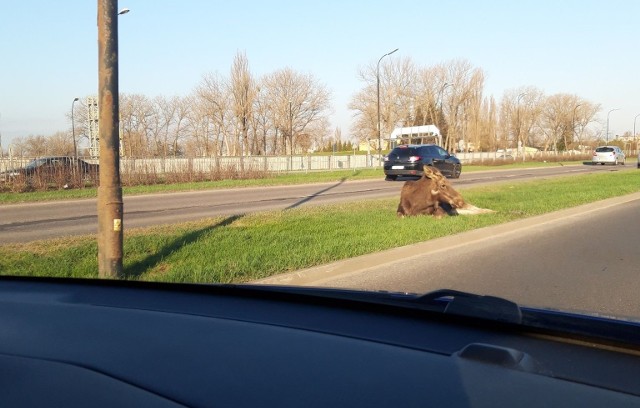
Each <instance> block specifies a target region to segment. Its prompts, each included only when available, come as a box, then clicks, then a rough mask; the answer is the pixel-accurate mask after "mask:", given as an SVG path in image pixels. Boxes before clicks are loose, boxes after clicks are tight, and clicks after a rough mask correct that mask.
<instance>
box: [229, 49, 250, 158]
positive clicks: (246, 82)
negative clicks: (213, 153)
mask: <svg viewBox="0 0 640 408" xmlns="http://www.w3.org/2000/svg"><path fill="white" fill-rule="evenodd" d="M229 92H230V94H231V98H232V101H233V105H232V110H233V114H234V118H235V121H236V126H237V128H238V130H239V134H238V138H239V140H238V141H237V143H238V145H239V146H240V156H241V157H242V156H244V155H245V154H246V153H247V152H248V150H249V125H250V122H251V118H252V113H253V100H254V99H255V94H256V86H255V82H254V80H253V78H252V77H251V73H250V72H249V61H248V60H247V56H246V55H245V54H244V53H238V54H236V57H235V58H234V60H233V67H232V68H231V80H230V82H229ZM251 153H254V152H251ZM240 166H241V169H242V170H244V161H242V160H241V161H240Z"/></svg>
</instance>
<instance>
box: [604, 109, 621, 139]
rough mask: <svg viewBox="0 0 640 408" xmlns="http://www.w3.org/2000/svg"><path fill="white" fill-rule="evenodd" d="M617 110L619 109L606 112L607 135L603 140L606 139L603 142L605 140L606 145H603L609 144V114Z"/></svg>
mask: <svg viewBox="0 0 640 408" xmlns="http://www.w3.org/2000/svg"><path fill="white" fill-rule="evenodd" d="M617 110H620V109H618V108H615V109H611V110H610V111H609V112H607V134H606V135H605V138H606V139H605V140H606V143H605V144H609V114H610V113H611V112H613V111H617Z"/></svg>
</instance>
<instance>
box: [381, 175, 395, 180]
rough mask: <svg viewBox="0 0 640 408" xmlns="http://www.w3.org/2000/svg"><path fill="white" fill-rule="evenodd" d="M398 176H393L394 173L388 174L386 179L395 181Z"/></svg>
mask: <svg viewBox="0 0 640 408" xmlns="http://www.w3.org/2000/svg"><path fill="white" fill-rule="evenodd" d="M397 178H398V176H392V175H387V177H385V178H384V179H385V180H389V181H394V180H395V179H397Z"/></svg>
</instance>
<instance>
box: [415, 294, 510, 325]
mask: <svg viewBox="0 0 640 408" xmlns="http://www.w3.org/2000/svg"><path fill="white" fill-rule="evenodd" d="M414 302H416V303H420V304H425V305H433V304H434V303H442V302H446V306H445V308H444V311H443V313H445V314H452V315H456V316H465V317H477V318H479V319H488V320H496V321H501V322H507V323H515V324H521V323H522V311H521V310H520V307H519V306H518V304H517V303H514V302H512V301H510V300H507V299H503V298H500V297H496V296H486V295H476V294H474V293H467V292H461V291H457V290H452V289H441V290H436V291H433V292H429V293H427V294H425V295H422V296H418V297H417V298H415V300H414Z"/></svg>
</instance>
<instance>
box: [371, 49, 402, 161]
mask: <svg viewBox="0 0 640 408" xmlns="http://www.w3.org/2000/svg"><path fill="white" fill-rule="evenodd" d="M398 50H399V48H396V49H395V50H393V51H391V52H388V53H386V54H384V55H383V56H382V57H380V59H379V60H378V65H377V66H376V88H377V91H378V165H380V163H382V137H381V129H380V61H382V59H383V58H384V57H386V56H387V55H391V54H393V53H394V52H396V51H398Z"/></svg>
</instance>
